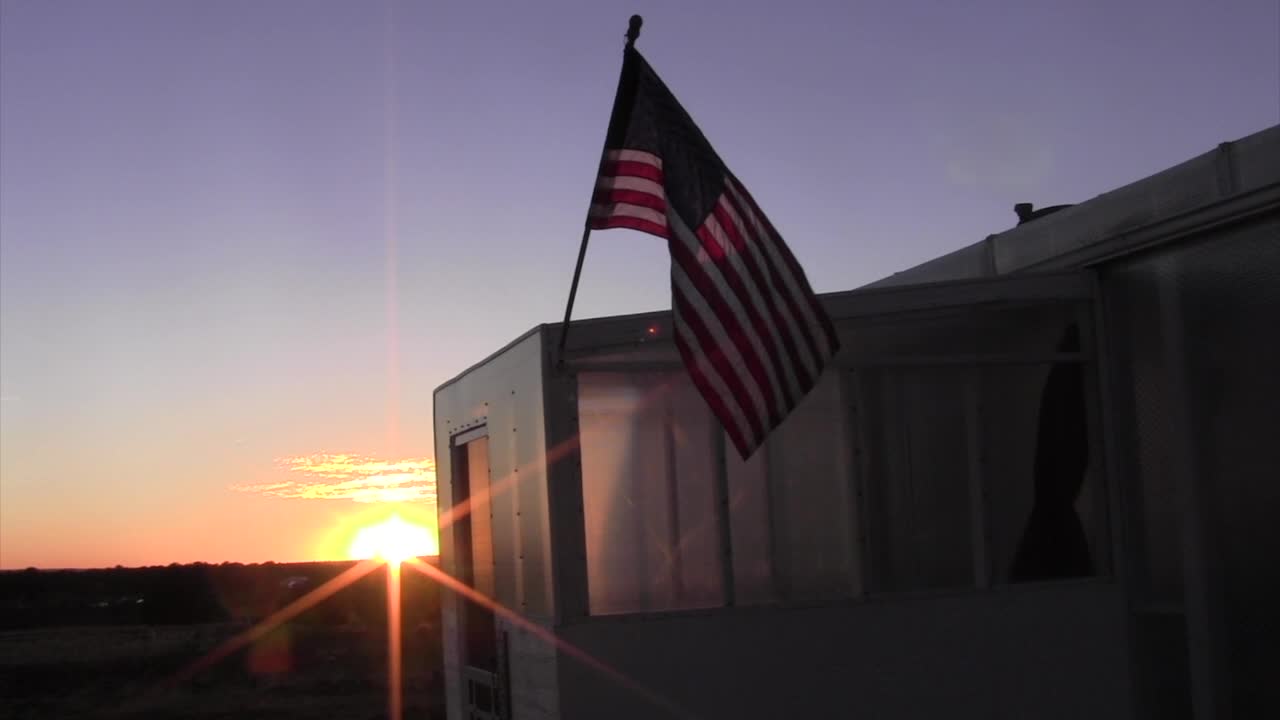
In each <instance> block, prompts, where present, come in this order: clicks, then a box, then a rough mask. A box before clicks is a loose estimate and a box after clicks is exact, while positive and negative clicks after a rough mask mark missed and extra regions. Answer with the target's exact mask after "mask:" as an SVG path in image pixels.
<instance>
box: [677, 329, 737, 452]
mask: <svg viewBox="0 0 1280 720" xmlns="http://www.w3.org/2000/svg"><path fill="white" fill-rule="evenodd" d="M673 337H674V338H675V343H676V349H677V350H679V351H680V357H681V358H682V359H683V360H684V366H685V368H686V369H687V370H688V371H689V378H690V379H691V380H693V384H694V385H695V386H696V387H697V388H698V392H699V393H700V394H701V395H702V399H703V400H705V401H706V402H707V404H708V405H710V406H711V412H712V413H714V414H715V416H716V417H717V418H719V420H720V425H721V427H723V428H724V431H725V434H726V435H728V436H729V440H730V441H731V442H732V443H733V446H734V447H735V448H737V450H738V453H739V454H742V455H746V454H747V453H748V452H749V451H750V445H749V444H748V443H747V438H745V437H743V436H742V431H741V430H740V429H739V428H738V423H736V422H732V418H733V411H731V410H730V409H729V406H728V405H726V404H725V399H724V398H723V397H721V396H720V393H719V392H717V391H716V388H715V385H714V384H713V383H712V382H711V380H710V378H708V377H707V376H706V375H705V374H703V372H702V364H701V363H699V362H698V355H697V353H696V352H695V351H694V349H693V348H692V347H691V346H690V345H689V341H687V340H685V338H684V335H683V334H682V333H680V332H678V331H677V332H676V333H675V334H674V336H673Z"/></svg>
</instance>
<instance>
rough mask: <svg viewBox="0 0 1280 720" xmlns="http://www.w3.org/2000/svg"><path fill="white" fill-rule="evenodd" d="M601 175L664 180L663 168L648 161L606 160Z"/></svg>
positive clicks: (656, 180)
mask: <svg viewBox="0 0 1280 720" xmlns="http://www.w3.org/2000/svg"><path fill="white" fill-rule="evenodd" d="M600 175H601V176H602V177H614V176H629V177H640V178H645V179H646V180H652V181H654V182H656V183H661V182H662V168H658V167H654V166H653V165H650V164H648V163H642V162H634V161H629V160H618V161H613V162H606V163H605V164H604V167H603V168H601V170H600Z"/></svg>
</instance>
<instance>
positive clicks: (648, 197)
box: [592, 188, 667, 213]
mask: <svg viewBox="0 0 1280 720" xmlns="http://www.w3.org/2000/svg"><path fill="white" fill-rule="evenodd" d="M592 202H594V203H599V204H602V205H609V204H612V203H629V204H631V205H639V206H641V207H647V208H649V209H651V210H657V211H658V212H660V213H665V212H666V211H667V199H666V198H664V197H661V196H659V195H654V194H653V193H647V192H644V191H641V190H621V189H617V188H615V189H612V190H597V191H596V194H595V197H594V198H593V199H592Z"/></svg>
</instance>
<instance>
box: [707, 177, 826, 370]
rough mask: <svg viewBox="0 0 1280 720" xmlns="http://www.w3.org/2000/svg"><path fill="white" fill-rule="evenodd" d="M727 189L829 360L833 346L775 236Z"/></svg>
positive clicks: (730, 186)
mask: <svg viewBox="0 0 1280 720" xmlns="http://www.w3.org/2000/svg"><path fill="white" fill-rule="evenodd" d="M725 189H726V190H727V191H728V192H729V193H731V194H732V195H733V197H734V199H735V200H737V203H738V207H740V208H742V212H743V214H744V215H745V217H744V218H743V220H745V221H746V222H747V223H748V225H749V226H750V227H751V228H752V229H753V230H754V232H753V234H754V235H755V236H756V237H757V238H759V240H760V242H759V245H760V246H761V247H762V248H763V249H764V251H765V252H766V253H768V255H769V260H770V264H771V265H772V266H773V267H774V268H776V269H777V271H778V274H779V275H781V277H782V279H783V282H784V283H786V285H787V289H788V290H789V291H790V293H791V296H792V298H793V299H794V300H795V303H796V307H797V308H799V309H800V314H801V315H802V316H803V317H802V318H798V319H802V320H803V321H804V323H805V325H806V326H807V327H808V328H809V331H810V334H812V335H813V338H814V341H815V342H817V343H818V347H819V349H820V352H821V354H822V356H823V357H824V358H829V357H830V356H831V345H830V343H829V342H828V338H827V333H826V330H824V329H823V327H822V325H821V324H820V323H819V322H818V320H817V318H815V317H814V315H813V308H811V307H809V303H808V300H807V299H806V296H805V293H804V292H803V291H802V290H801V289H800V287H799V283H798V282H797V279H796V278H795V277H794V276H793V275H792V274H791V266H790V265H788V264H787V261H786V259H785V258H783V257H782V255H781V253H780V252H779V251H778V249H777V247H775V246H774V242H775V238H774V237H773V234H772V233H770V232H769V229H768V228H767V227H765V225H764V223H763V222H761V220H760V219H759V218H757V217H756V216H755V213H753V212H752V211H751V204H750V203H748V202H746V200H745V198H743V197H742V195H741V193H739V192H738V188H737V187H735V186H734V184H733V181H731V180H728V179H726V180H725ZM815 380H816V378H815Z"/></svg>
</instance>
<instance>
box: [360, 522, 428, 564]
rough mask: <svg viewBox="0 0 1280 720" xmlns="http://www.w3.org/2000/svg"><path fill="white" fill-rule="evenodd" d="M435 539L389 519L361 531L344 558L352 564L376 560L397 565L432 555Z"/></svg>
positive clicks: (422, 530) (416, 527)
mask: <svg viewBox="0 0 1280 720" xmlns="http://www.w3.org/2000/svg"><path fill="white" fill-rule="evenodd" d="M436 552H437V550H436V538H435V535H433V534H432V532H431V531H430V530H428V529H427V528H425V527H422V526H421V525H415V524H413V523H411V522H406V521H405V520H402V519H401V518H400V516H399V515H392V516H391V517H390V518H388V519H387V520H386V521H384V522H381V523H378V524H377V525H370V526H369V527H366V528H361V529H360V530H359V531H358V532H357V533H356V536H355V539H353V540H352V541H351V546H350V547H349V548H348V549H347V554H348V555H349V556H350V557H351V559H353V560H366V559H369V558H378V559H381V560H386V561H387V562H391V563H399V562H402V561H404V560H407V559H409V558H412V557H421V556H423V555H435V554H436Z"/></svg>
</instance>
